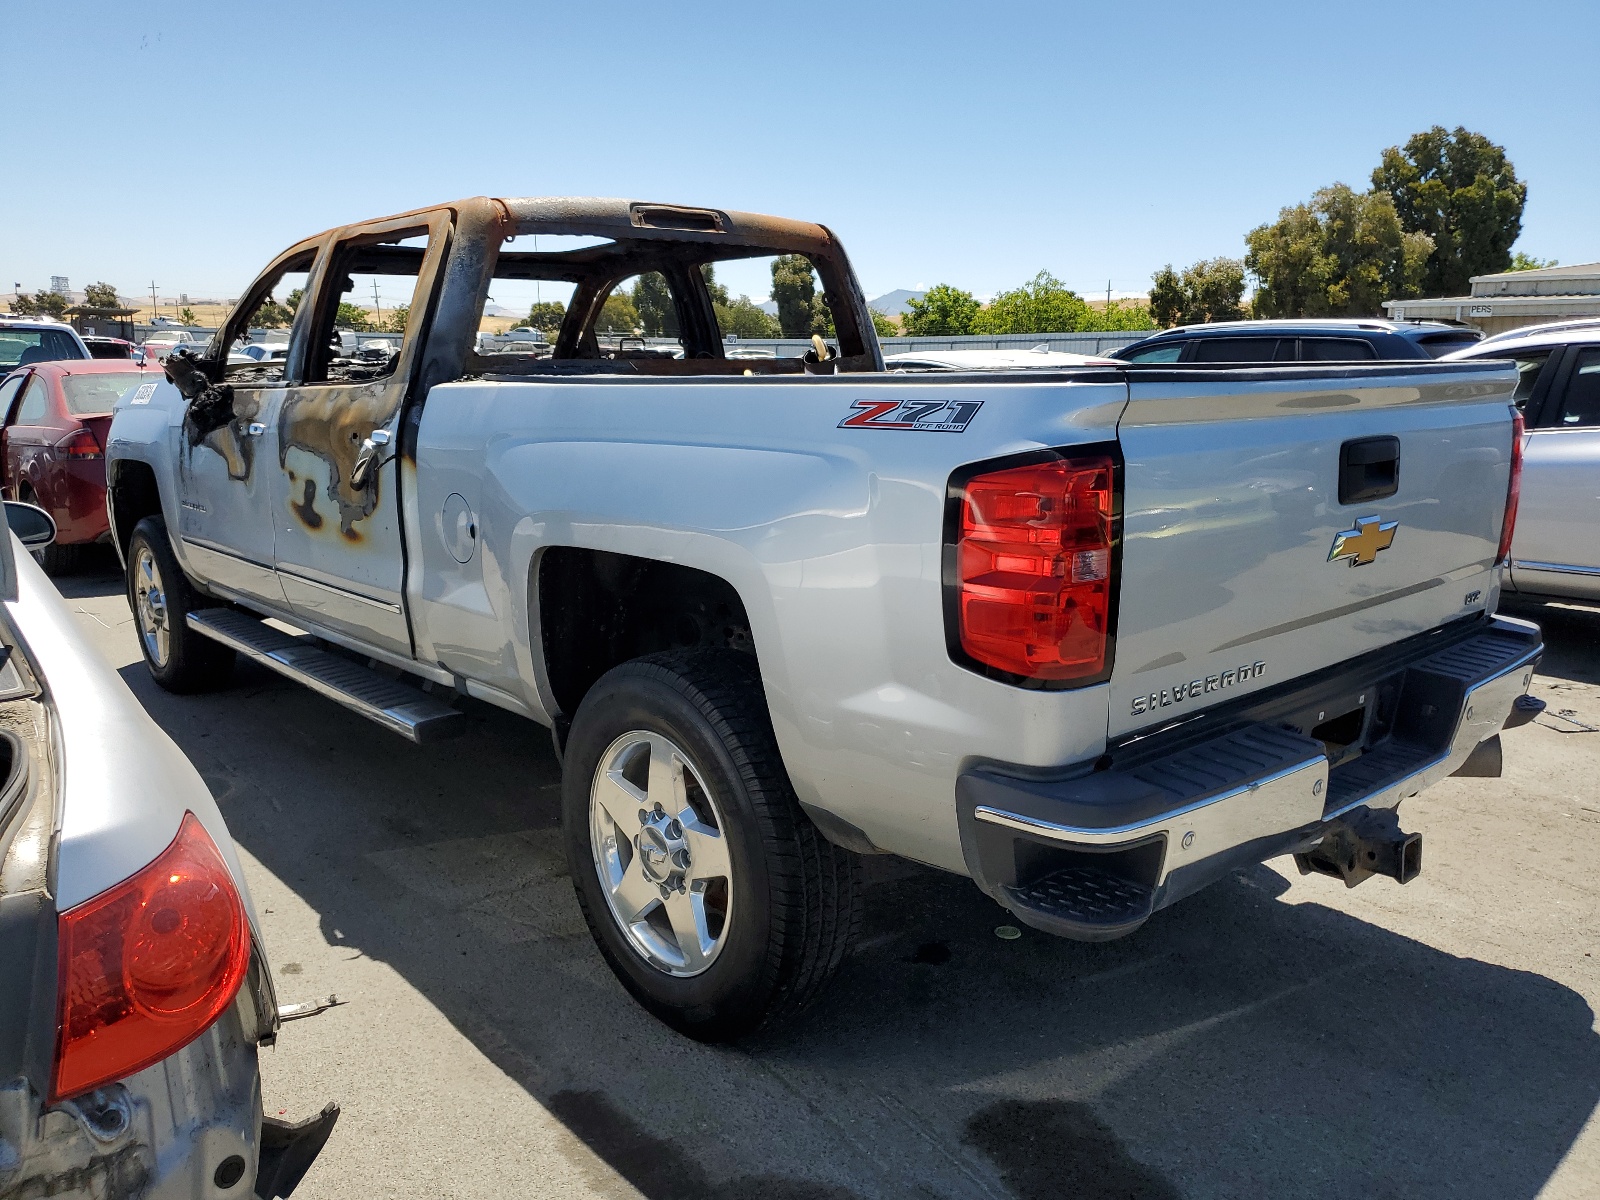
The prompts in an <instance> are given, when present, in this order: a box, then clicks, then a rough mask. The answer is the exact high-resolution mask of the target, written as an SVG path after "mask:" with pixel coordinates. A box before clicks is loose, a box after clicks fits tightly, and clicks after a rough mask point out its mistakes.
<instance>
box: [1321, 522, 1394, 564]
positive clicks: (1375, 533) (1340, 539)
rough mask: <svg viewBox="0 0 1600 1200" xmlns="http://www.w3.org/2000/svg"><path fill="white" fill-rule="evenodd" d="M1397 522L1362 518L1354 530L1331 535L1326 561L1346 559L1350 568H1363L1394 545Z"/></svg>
mask: <svg viewBox="0 0 1600 1200" xmlns="http://www.w3.org/2000/svg"><path fill="white" fill-rule="evenodd" d="M1398 528H1400V522H1399V521H1385V520H1384V519H1383V518H1382V517H1362V518H1361V519H1359V520H1358V521H1357V522H1356V527H1355V528H1354V529H1346V530H1345V531H1344V532H1343V533H1336V534H1334V535H1333V546H1332V547H1331V548H1330V549H1329V550H1328V561H1329V562H1333V561H1335V560H1336V559H1341V558H1348V559H1349V560H1350V565H1351V566H1352V567H1364V566H1366V565H1367V564H1368V563H1370V562H1372V561H1373V560H1374V559H1376V558H1377V557H1378V551H1380V550H1387V549H1388V548H1389V547H1390V546H1391V545H1393V543H1394V531H1395V530H1396V529H1398Z"/></svg>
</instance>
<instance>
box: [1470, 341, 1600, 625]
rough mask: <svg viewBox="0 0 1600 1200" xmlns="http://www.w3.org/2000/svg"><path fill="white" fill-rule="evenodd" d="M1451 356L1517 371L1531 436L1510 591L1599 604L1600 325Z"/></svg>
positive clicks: (1488, 345)
mask: <svg viewBox="0 0 1600 1200" xmlns="http://www.w3.org/2000/svg"><path fill="white" fill-rule="evenodd" d="M1450 357H1451V358H1453V359H1486V358H1504V359H1510V360H1512V361H1513V362H1515V363H1516V364H1517V373H1518V376H1519V379H1518V383H1517V392H1516V403H1517V407H1518V408H1519V409H1521V410H1522V418H1523V423H1524V425H1525V426H1526V429H1527V432H1526V434H1525V436H1524V438H1523V450H1522V453H1523V467H1522V498H1521V504H1520V506H1519V508H1518V512H1517V523H1516V529H1515V531H1514V533H1513V534H1512V538H1511V558H1510V564H1509V566H1510V569H1509V573H1508V583H1509V585H1510V590H1514V591H1517V592H1526V593H1531V594H1533V595H1540V596H1563V597H1570V598H1574V599H1581V600H1597V599H1600V532H1597V531H1600V323H1596V322H1587V323H1582V322H1560V323H1557V324H1554V325H1541V326H1533V327H1531V328H1528V329H1519V330H1515V331H1513V332H1511V333H1507V334H1501V335H1499V336H1497V337H1493V338H1489V339H1487V340H1485V341H1483V342H1481V343H1479V344H1478V345H1476V346H1474V347H1472V349H1470V350H1464V351H1461V352H1460V353H1457V354H1453V355H1451V356H1450Z"/></svg>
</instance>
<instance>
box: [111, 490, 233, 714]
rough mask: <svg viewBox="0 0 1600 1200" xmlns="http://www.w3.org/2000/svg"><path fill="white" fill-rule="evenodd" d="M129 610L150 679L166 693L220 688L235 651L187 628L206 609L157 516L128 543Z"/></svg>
mask: <svg viewBox="0 0 1600 1200" xmlns="http://www.w3.org/2000/svg"><path fill="white" fill-rule="evenodd" d="M128 607H129V608H131V609H132V610H133V623H134V625H135V627H136V628H137V629H138V631H139V649H140V650H141V651H142V652H143V653H144V663H145V666H147V667H148V668H149V669H150V675H151V678H153V679H154V680H155V681H156V682H157V683H159V684H160V685H161V686H162V687H164V688H166V689H167V691H169V692H204V691H210V690H212V689H214V688H218V687H221V686H222V685H223V684H224V683H226V682H227V680H228V676H229V674H230V673H231V672H232V671H233V657H234V655H233V650H232V649H230V648H229V647H227V646H223V645H220V644H219V643H217V642H214V641H212V640H211V639H209V638H207V637H204V636H202V635H201V634H198V633H196V632H195V631H194V630H192V629H190V628H189V620H188V618H189V614H190V613H191V612H193V611H195V610H196V609H197V608H202V607H204V604H203V603H202V602H201V601H200V597H199V595H198V594H197V593H196V592H195V590H194V588H193V587H192V586H191V585H190V583H189V579H188V577H187V576H186V575H184V573H183V568H182V567H180V566H179V565H178V559H177V556H176V555H175V554H173V552H172V543H171V541H169V540H168V538H167V524H166V522H165V521H163V520H162V519H161V518H160V517H146V518H145V519H144V520H142V521H140V522H139V523H138V524H137V525H135V526H134V528H133V536H132V537H130V538H129V539H128Z"/></svg>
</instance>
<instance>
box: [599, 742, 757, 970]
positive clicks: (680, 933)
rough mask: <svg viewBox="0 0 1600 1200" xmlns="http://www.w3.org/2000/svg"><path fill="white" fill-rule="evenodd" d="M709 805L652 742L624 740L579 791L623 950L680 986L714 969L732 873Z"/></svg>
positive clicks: (682, 763)
mask: <svg viewBox="0 0 1600 1200" xmlns="http://www.w3.org/2000/svg"><path fill="white" fill-rule="evenodd" d="M725 828H726V825H725V823H724V821H723V819H722V814H721V813H720V812H719V811H718V809H717V803H716V799H715V797H713V796H712V794H711V792H710V790H709V789H708V788H707V787H706V786H705V784H704V783H703V782H702V781H701V779H700V776H699V773H698V772H696V770H695V769H694V766H693V765H692V764H691V763H690V762H689V759H688V756H687V755H685V754H684V752H683V751H682V750H680V749H679V748H678V747H677V746H675V745H673V743H672V742H671V741H669V740H668V739H667V738H664V737H662V736H661V735H660V734H658V733H647V732H645V731H643V730H635V731H633V732H630V733H625V734H623V735H622V736H621V737H619V738H618V739H617V740H616V741H614V742H612V743H611V745H610V746H608V747H606V751H605V753H604V754H602V755H601V756H600V764H599V766H598V767H597V768H596V770H595V773H594V780H593V782H592V783H591V784H590V787H589V846H590V849H591V851H592V852H593V855H594V866H595V871H596V873H597V874H598V875H599V878H600V888H601V890H602V891H603V892H604V893H605V896H606V904H607V906H608V907H609V908H610V909H611V916H612V918H613V919H614V920H615V921H616V922H617V927H618V928H619V929H621V930H622V932H623V934H624V936H625V937H626V938H627V939H628V942H629V944H630V945H631V946H632V947H633V949H634V950H635V951H637V952H638V954H639V955H640V957H642V958H643V959H644V960H645V961H646V962H648V963H649V964H650V965H651V966H652V967H655V968H656V969H657V970H659V971H664V972H666V973H667V974H669V975H676V976H679V977H682V978H687V977H689V976H693V975H698V974H700V973H701V972H702V971H705V970H706V969H707V968H708V967H710V966H711V964H712V963H713V962H715V961H716V958H717V955H718V954H719V953H720V952H721V951H722V947H723V944H724V943H725V942H726V941H727V937H728V929H729V928H730V925H731V921H732V917H733V898H734V897H733V867H732V862H731V860H730V859H729V856H728V840H727V838H726V837H725V836H724V830H725Z"/></svg>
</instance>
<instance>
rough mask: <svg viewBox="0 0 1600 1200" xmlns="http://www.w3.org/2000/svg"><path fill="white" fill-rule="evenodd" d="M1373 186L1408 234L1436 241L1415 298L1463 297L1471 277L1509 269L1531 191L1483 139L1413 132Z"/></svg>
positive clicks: (1458, 132) (1389, 153)
mask: <svg viewBox="0 0 1600 1200" xmlns="http://www.w3.org/2000/svg"><path fill="white" fill-rule="evenodd" d="M1372 186H1373V189H1374V190H1375V191H1379V192H1382V193H1384V194H1385V195H1387V196H1388V197H1389V199H1390V200H1391V201H1392V202H1393V205H1394V210H1395V212H1396V213H1397V214H1398V216H1399V221H1400V226H1401V228H1402V229H1404V230H1405V232H1407V233H1423V234H1427V235H1428V237H1430V238H1431V239H1433V249H1432V251H1431V253H1430V254H1429V255H1428V261H1427V266H1426V268H1425V269H1424V271H1423V274H1422V279H1421V281H1420V286H1421V293H1420V294H1423V295H1429V296H1460V295H1465V294H1466V293H1467V290H1468V287H1469V280H1470V279H1471V277H1472V276H1474V275H1490V274H1493V273H1494V272H1496V271H1504V270H1505V269H1506V268H1507V267H1509V266H1510V265H1511V244H1512V243H1513V242H1515V241H1516V240H1517V235H1518V234H1519V233H1521V232H1522V208H1523V205H1524V204H1525V203H1526V202H1527V199H1528V187H1527V185H1526V184H1524V183H1522V182H1521V181H1520V180H1518V179H1517V173H1516V171H1515V170H1514V169H1513V168H1512V166H1511V162H1510V160H1509V159H1507V158H1506V152H1505V148H1504V147H1502V146H1497V145H1495V144H1494V143H1493V142H1491V141H1490V140H1489V139H1488V138H1486V137H1484V136H1483V134H1481V133H1473V132H1472V131H1471V130H1469V129H1463V128H1462V127H1461V126H1459V125H1458V126H1456V128H1455V130H1454V131H1453V132H1447V131H1446V130H1445V128H1444V127H1443V126H1442V125H1435V126H1434V127H1433V128H1432V129H1429V130H1428V131H1427V132H1425V133H1418V134H1413V135H1412V136H1411V137H1410V138H1408V139H1407V140H1406V144H1405V145H1404V146H1390V147H1389V148H1388V149H1387V150H1385V151H1384V152H1383V163H1382V165H1381V166H1379V167H1378V168H1377V169H1376V170H1375V171H1373V172H1372Z"/></svg>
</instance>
